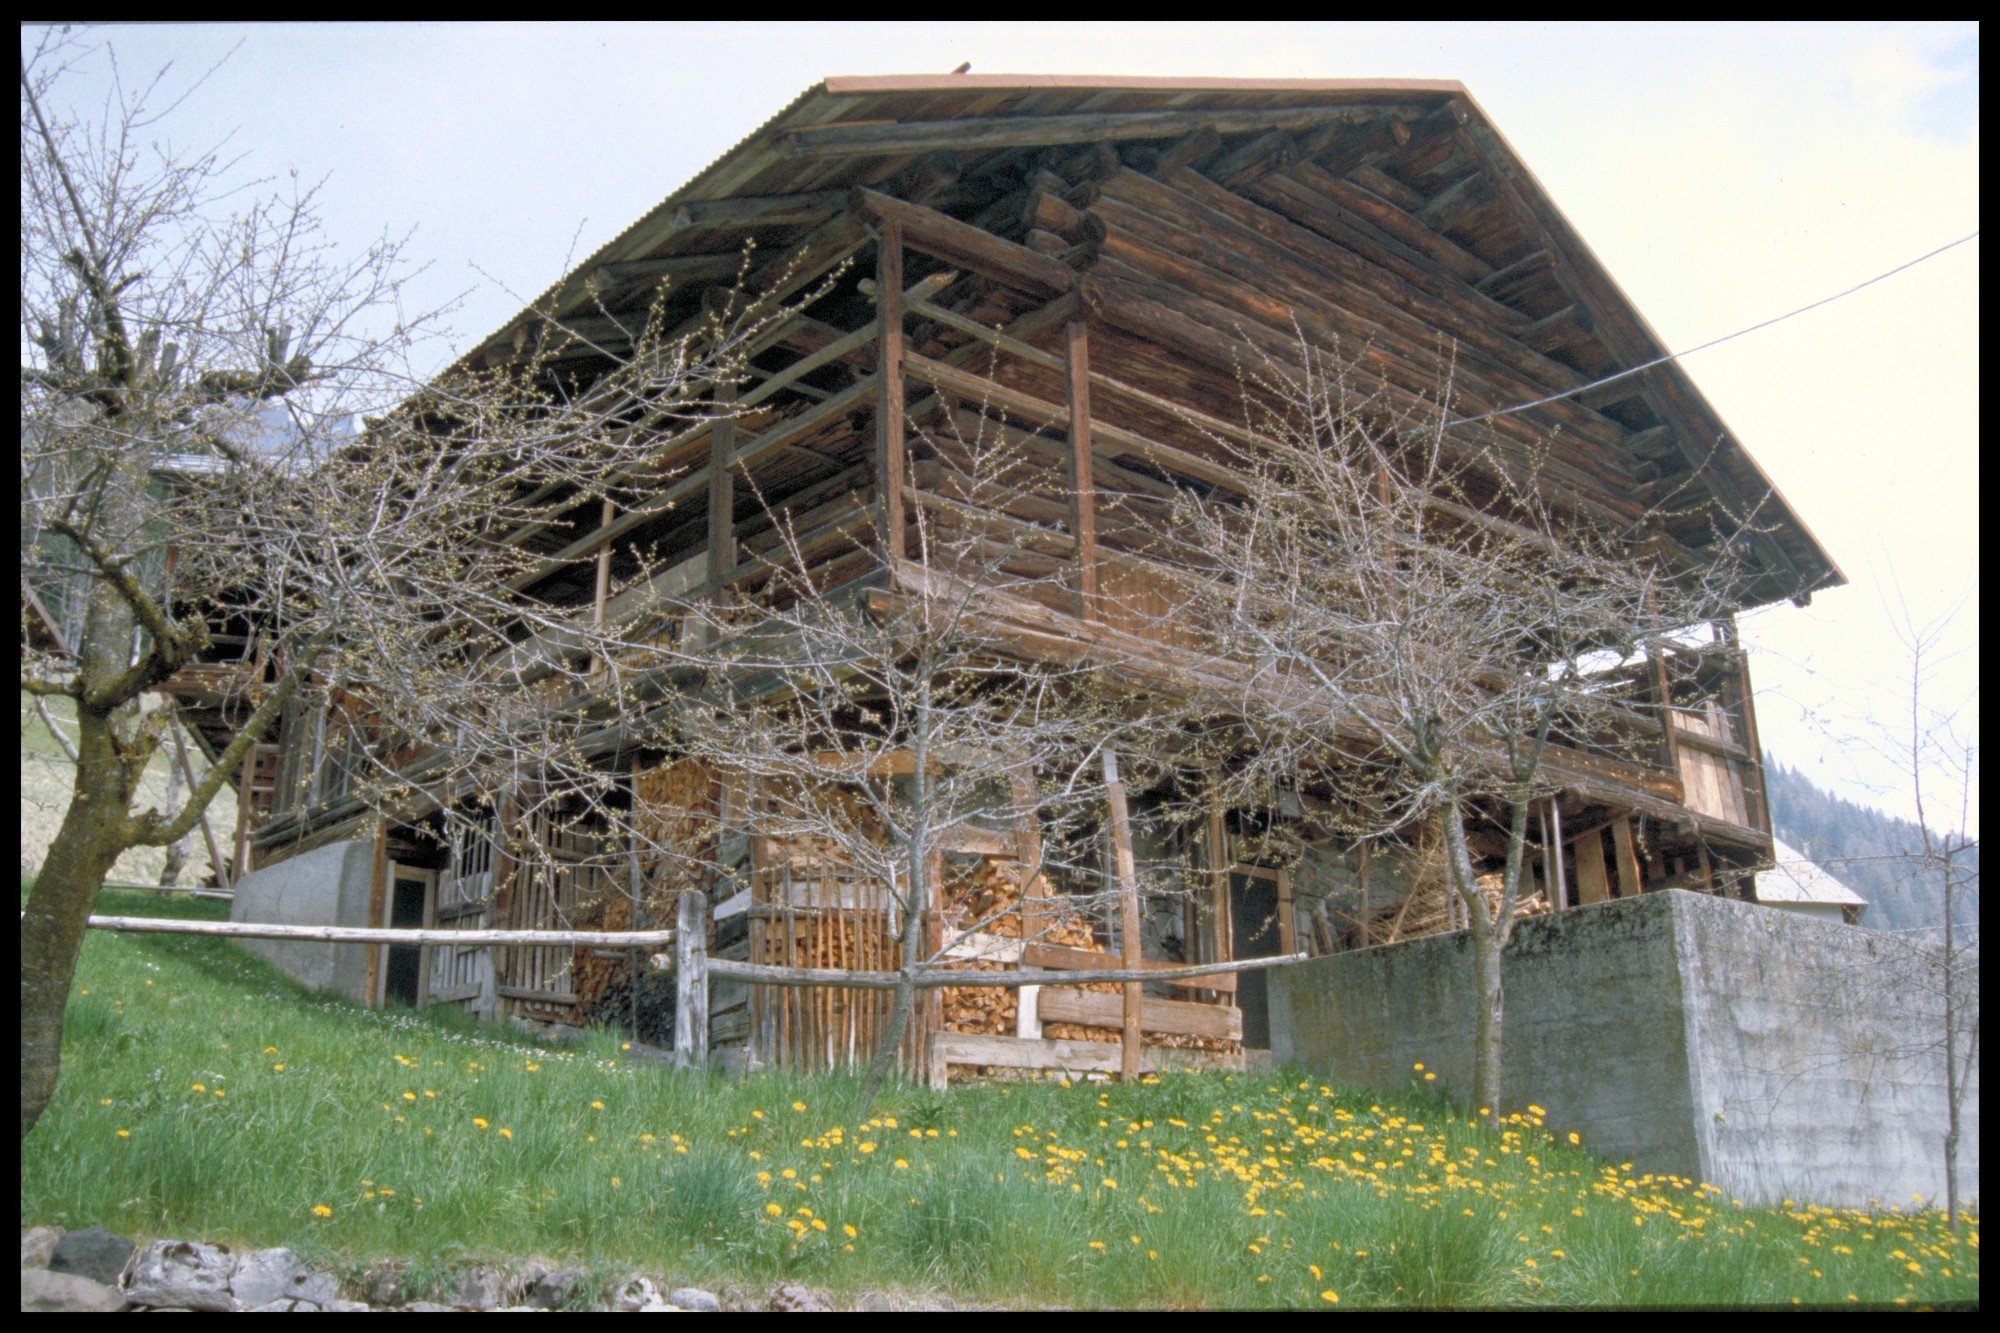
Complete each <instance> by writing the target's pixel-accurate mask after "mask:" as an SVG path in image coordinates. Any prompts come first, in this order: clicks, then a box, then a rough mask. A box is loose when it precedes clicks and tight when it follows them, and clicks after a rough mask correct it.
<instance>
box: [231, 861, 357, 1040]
mask: <svg viewBox="0 0 2000 1333" xmlns="http://www.w3.org/2000/svg"><path fill="white" fill-rule="evenodd" d="M374 876H375V844H374V841H373V840H372V839H368V838H359V839H355V840H352V841H349V842H336V843H330V844H328V845H327V846H324V847H316V848H314V849H313V850H312V851H309V852H302V853H301V854H299V855H298V856H295V857H293V858H291V859H290V860H289V861H280V862H279V863H278V864H277V865H274V866H271V867H269V868H267V869H264V870H258V871H253V872H252V873H250V874H248V875H245V876H244V877H243V878H242V879H239V880H237V881H236V899H235V902H234V903H232V904H231V905H230V909H229V918H230V920H232V921H257V922H261V923H263V924H266V925H282V926H379V925H381V924H382V923H381V922H380V921H374V920H371V919H370V918H369V911H368V908H369V900H370V899H371V897H372V896H373V893H374ZM242 944H243V947H244V948H246V949H248V950H250V951H251V952H252V953H255V954H258V955H260V956H262V957H264V958H268V959H269V960H270V961H271V962H272V963H273V964H274V965H275V966H276V967H277V968H278V969H279V970H280V971H282V972H284V973H285V974H286V975H288V976H291V977H294V978H296V979H298V980H299V981H301V982H303V983H304V984H306V985H308V986H311V987H312V988H313V989H315V990H324V991H332V992H333V993H334V994H336V995H344V996H346V997H347V998H348V999H350V1000H357V1001H359V1002H361V1003H363V1004H367V1003H370V1002H372V1001H373V999H374V996H373V995H371V994H370V993H369V984H368V951H369V949H370V948H371V947H373V946H371V945H366V944H316V943H313V942H311V941H306V940H244V941H242Z"/></svg>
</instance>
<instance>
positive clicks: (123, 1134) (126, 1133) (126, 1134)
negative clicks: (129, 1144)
mask: <svg viewBox="0 0 2000 1333" xmlns="http://www.w3.org/2000/svg"><path fill="white" fill-rule="evenodd" d="M118 1137H119V1138H121V1139H129V1138H131V1137H132V1131H131V1130H129V1129H121V1130H119V1131H118Z"/></svg>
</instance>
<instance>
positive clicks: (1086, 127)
mask: <svg viewBox="0 0 2000 1333" xmlns="http://www.w3.org/2000/svg"><path fill="white" fill-rule="evenodd" d="M1396 114H1404V113H1403V112H1402V111H1401V110H1400V109H1392V108H1386V107H1381V106H1370V105H1349V106H1307V107H1284V108H1276V109H1273V108H1270V107H1263V108H1259V109H1254V110H1252V109H1247V108H1246V109H1242V110H1216V111H1105V112H1095V113H1083V114H1074V115H1054V116H968V117H966V118H964V119H962V120H930V121H925V120H914V121H891V122H887V123H883V122H873V123H869V124H851V125H811V126H807V127H805V128H803V129H796V130H791V131H788V132H787V133H786V134H785V135H784V136H783V142H784V145H785V147H786V149H787V150H788V151H790V152H792V153H794V154H797V155H799V156H801V157H854V156H864V155H865V156H891V155H895V154H900V153H919V152H925V151H928V150H930V149H934V148H952V149H956V150H958V151H960V152H967V151H972V150H979V149H993V148H1053V147H1057V146H1059V145H1062V144H1084V143H1116V142H1119V141H1122V140H1128V139H1168V138H1177V137H1179V136H1181V135H1184V134H1193V133H1195V132H1197V131H1199V130H1213V131H1215V132H1216V133H1217V134H1258V133H1262V132H1264V131H1266V130H1306V129H1316V128H1318V127H1319V126H1322V125H1326V124H1329V123H1334V122H1342V123H1356V122H1361V121H1372V120H1375V119H1377V118H1378V117H1381V116H1384V115H1396Z"/></svg>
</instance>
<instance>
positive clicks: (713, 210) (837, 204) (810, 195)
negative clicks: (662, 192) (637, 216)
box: [667, 190, 847, 231]
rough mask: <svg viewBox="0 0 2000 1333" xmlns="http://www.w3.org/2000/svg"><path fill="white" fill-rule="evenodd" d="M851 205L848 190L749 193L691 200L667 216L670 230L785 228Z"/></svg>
mask: <svg viewBox="0 0 2000 1333" xmlns="http://www.w3.org/2000/svg"><path fill="white" fill-rule="evenodd" d="M846 204H847V191H845V190H807V191H803V192H801V193H799V194H746V195H737V196H736V197H735V198H733V199H690V200H689V201H688V202H687V203H684V204H682V205H681V206H680V207H679V208H676V209H675V210H674V211H673V212H672V213H671V214H670V215H669V216H668V218H667V226H668V228H669V230H670V231H686V230H687V229H688V228H690V227H719V228H729V229H735V228H740V227H782V226H790V225H792V224H795V223H800V222H824V221H825V220H826V219H827V218H829V217H832V216H833V215H834V214H835V213H838V212H839V211H840V210H841V209H842V208H843V207H845V206H846Z"/></svg>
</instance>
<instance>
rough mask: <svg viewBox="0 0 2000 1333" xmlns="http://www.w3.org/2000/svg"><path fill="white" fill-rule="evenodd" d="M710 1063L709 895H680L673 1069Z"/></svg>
mask: <svg viewBox="0 0 2000 1333" xmlns="http://www.w3.org/2000/svg"><path fill="white" fill-rule="evenodd" d="M707 1062H708V896H707V895H706V894H704V893H703V892H702V891H701V890H700V889H688V890H685V891H684V892H683V893H682V894H681V901H680V909H679V912H678V914H677V916H676V919H675V922H674V1067H675V1068H677V1069H685V1068H687V1067H688V1066H689V1065H700V1064H706V1063H707Z"/></svg>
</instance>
